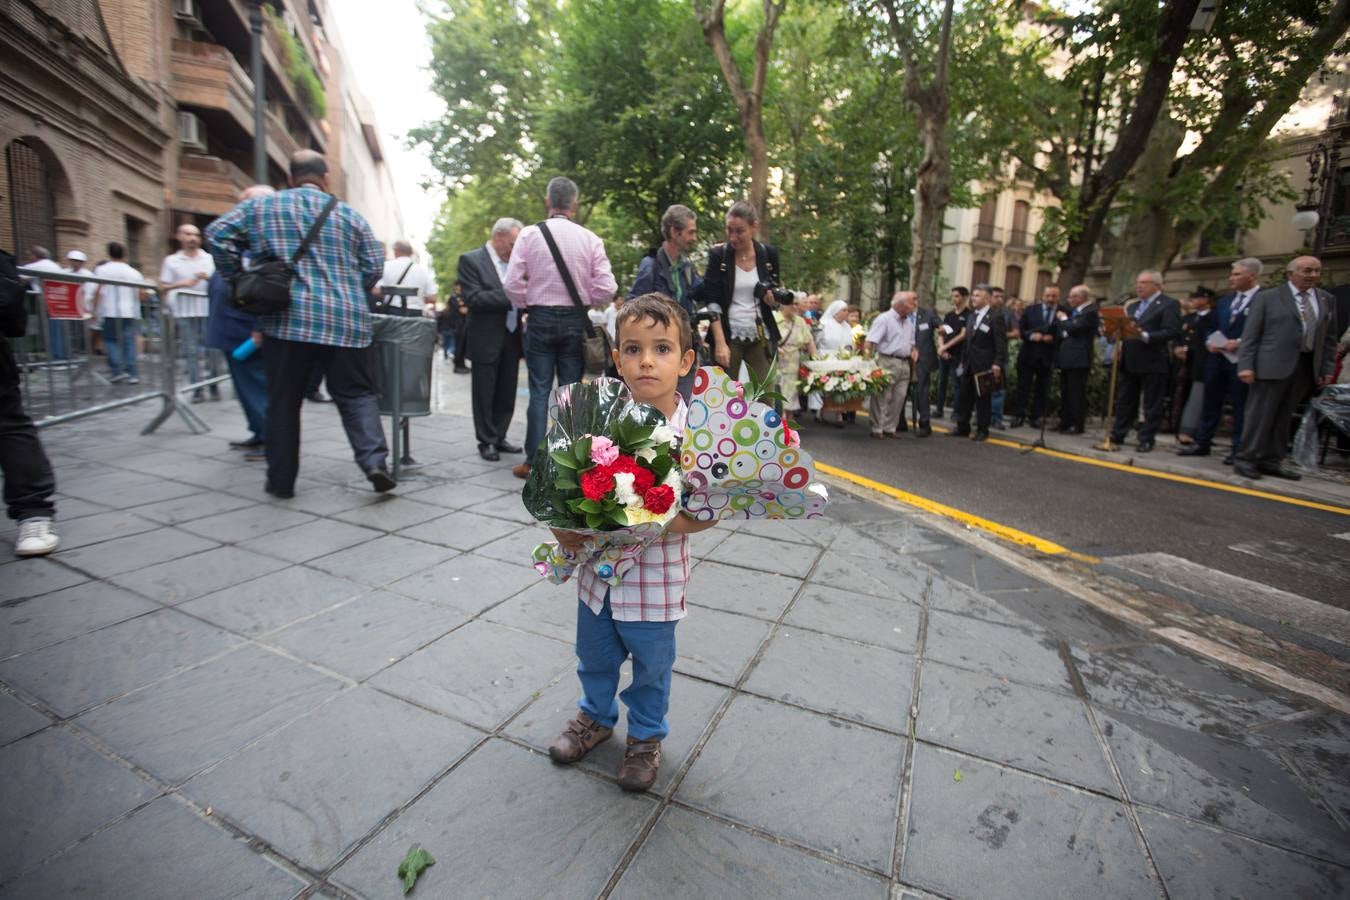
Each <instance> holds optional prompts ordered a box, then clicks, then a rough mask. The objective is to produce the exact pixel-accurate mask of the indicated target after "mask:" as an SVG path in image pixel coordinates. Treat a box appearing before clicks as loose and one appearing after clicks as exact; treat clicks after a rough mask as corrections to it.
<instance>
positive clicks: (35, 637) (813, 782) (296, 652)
mask: <svg viewBox="0 0 1350 900" xmlns="http://www.w3.org/2000/svg"><path fill="white" fill-rule="evenodd" d="M440 365H441V364H440V362H439V361H438V363H437V366H438V368H439V367H440ZM467 384H468V379H467V378H458V379H456V378H454V376H447V377H445V378H443V379H441V383H440V385H439V387H440V389H441V390H443V391H444V393H445V395H444V396H443V397H441V398H440V402H441V405H442V406H443V407H444V408H445V409H446V410H447V411H446V412H445V413H442V414H439V415H437V416H434V417H432V418H430V419H421V420H417V421H416V422H415V424H414V426H413V453H414V456H416V457H418V459H419V460H421V461H423V462H424V463H426V465H425V466H424V467H423V468H422V469H421V470H420V472H418V473H417V474H416V475H415V476H413V477H409V478H408V479H407V480H405V482H404V484H402V485H401V486H400V488H399V489H398V491H397V492H396V494H395V495H393V496H388V497H378V496H377V495H374V494H372V493H371V492H370V491H369V489H368V487H367V485H366V483H365V481H364V479H363V478H362V477H361V476H360V473H359V472H358V471H357V470H356V468H355V466H354V465H353V464H352V462H351V459H350V453H349V451H348V449H347V447H346V444H345V441H344V439H343V436H342V432H341V429H340V427H339V425H338V419H337V414H336V410H334V409H333V408H332V407H331V406H321V407H316V406H314V405H307V407H306V412H305V425H304V459H303V461H302V466H301V481H300V482H299V483H298V484H297V494H296V497H295V499H293V500H290V501H275V500H269V499H268V498H267V497H266V495H264V494H263V491H262V470H261V468H259V467H258V466H247V465H243V464H241V463H240V462H239V460H238V457H237V454H235V453H233V452H231V451H229V450H228V449H226V448H225V441H226V440H227V439H228V438H231V437H238V436H242V433H243V432H242V430H241V425H240V415H239V412H238V408H237V406H236V405H235V404H233V403H232V402H230V401H229V400H227V401H225V402H223V403H220V404H203V405H202V406H198V407H196V409H197V410H198V411H199V412H201V414H202V415H203V417H204V418H206V419H207V421H208V422H210V423H211V424H212V426H213V428H214V429H215V430H214V431H213V432H212V433H210V434H207V435H201V436H193V435H190V434H187V433H186V432H185V431H184V430H183V429H182V427H181V425H180V424H179V423H178V422H176V421H171V422H170V423H167V424H166V425H165V427H164V428H163V429H161V432H160V433H159V434H157V435H152V436H149V437H145V438H142V437H140V436H139V435H138V433H137V432H138V430H139V427H140V426H141V425H142V424H143V423H144V421H145V420H146V419H147V418H148V417H149V415H150V414H151V412H152V410H150V409H149V408H145V407H142V408H134V409H131V410H123V411H119V412H117V413H112V414H108V415H105V416H102V417H95V418H93V419H90V420H85V421H82V422H78V423H73V424H71V425H67V426H62V427H59V428H55V429H51V430H49V431H48V432H46V433H44V435H43V438H44V441H45V442H46V443H47V447H48V450H49V452H50V453H51V455H52V457H53V461H54V462H55V464H56V465H57V466H58V482H59V486H60V490H61V495H62V497H61V502H60V521H59V525H60V528H59V532H60V534H61V536H62V540H63V544H62V549H61V550H60V551H59V552H58V553H57V554H55V555H54V556H52V557H50V558H48V559H44V560H29V561H9V560H10V558H9V556H8V553H9V551H8V549H0V809H4V810H5V815H4V817H3V818H0V898H32V897H44V898H46V897H66V896H98V897H135V898H156V897H165V898H181V897H194V898H195V897H208V896H211V897H214V896H231V897H234V896H246V897H267V898H272V897H276V898H286V897H294V896H300V895H305V896H309V895H312V894H314V893H319V894H323V895H325V896H360V897H381V898H382V897H389V898H394V897H399V896H401V887H400V884H399V881H398V879H397V877H396V875H395V871H396V869H397V867H398V864H399V862H400V861H401V860H402V858H403V856H404V853H405V852H406V851H407V850H408V848H409V846H411V845H412V844H414V843H416V844H421V845H423V846H424V847H426V848H427V849H428V850H429V851H430V852H431V854H432V855H433V856H434V857H435V858H436V860H437V862H436V865H434V866H433V867H431V868H430V869H428V870H426V872H425V873H424V874H423V876H422V878H421V880H420V881H419V883H418V885H417V888H416V889H415V891H414V892H413V894H412V895H411V896H413V897H437V898H439V897H456V898H460V897H486V896H495V897H536V896H552V897H577V898H588V897H597V896H608V895H610V894H612V895H614V896H617V897H650V896H671V897H719V898H721V897H732V896H746V897H765V898H770V897H772V898H777V897H878V898H886V897H890V898H900V897H926V896H943V897H963V898H964V897H971V898H974V897H979V898H1001V897H1007V898H1026V897H1038V896H1052V895H1054V896H1103V897H1112V898H1115V897H1157V896H1159V895H1160V894H1166V895H1169V896H1173V897H1193V896H1202V895H1203V896H1208V895H1210V894H1217V895H1223V896H1240V897H1268V896H1298V897H1340V896H1345V894H1346V892H1347V890H1350V839H1347V838H1348V836H1350V829H1348V828H1347V824H1348V821H1350V717H1347V716H1344V715H1339V714H1335V713H1331V712H1329V711H1327V710H1325V709H1324V708H1321V707H1318V706H1315V705H1314V704H1312V703H1311V702H1310V701H1307V700H1304V699H1302V698H1299V697H1296V696H1293V695H1288V694H1283V693H1281V692H1279V691H1277V690H1274V689H1272V688H1270V687H1268V686H1266V685H1264V684H1263V683H1260V682H1257V681H1254V680H1251V679H1248V678H1246V677H1244V676H1239V675H1237V674H1234V673H1232V672H1230V671H1228V670H1225V669H1223V668H1221V667H1219V666H1217V665H1214V664H1212V663H1209V662H1206V661H1203V660H1200V659H1198V658H1195V657H1191V656H1188V655H1187V654H1185V653H1183V652H1181V651H1179V650H1175V649H1172V648H1170V647H1168V646H1164V645H1160V644H1158V643H1156V642H1153V641H1150V640H1148V639H1146V637H1145V636H1144V634H1143V632H1140V631H1137V630H1135V629H1134V628H1133V627H1131V626H1128V625H1124V624H1122V623H1119V622H1117V621H1115V620H1112V619H1109V618H1106V617H1104V616H1103V615H1101V614H1099V613H1097V612H1096V611H1094V610H1092V609H1090V608H1087V607H1085V606H1084V605H1082V604H1081V603H1079V602H1078V601H1076V600H1074V599H1073V598H1072V597H1070V596H1068V595H1067V594H1064V593H1062V592H1060V591H1058V590H1056V589H1054V588H1052V587H1050V586H1048V585H1045V584H1042V583H1040V582H1037V581H1035V580H1034V579H1032V578H1030V577H1028V576H1026V575H1025V574H1023V573H1021V572H1019V571H1018V570H1016V569H1014V568H1011V567H1009V566H1007V565H1005V564H1003V563H1002V562H999V561H996V560H994V559H991V558H988V557H986V556H984V555H982V554H981V553H980V552H979V551H978V549H976V548H974V547H972V546H969V545H966V544H963V543H958V541H957V540H956V539H954V538H952V537H949V536H948V535H947V534H945V533H942V532H940V531H937V530H934V529H930V528H928V527H926V526H925V524H924V521H923V519H922V518H921V517H920V516H919V515H917V514H915V515H911V514H906V513H903V512H897V511H894V510H891V509H889V508H884V507H881V506H876V505H873V504H870V503H867V502H864V501H862V500H859V499H857V498H854V497H852V496H850V495H847V494H838V495H836V496H835V497H834V498H833V500H832V505H831V507H830V516H829V518H828V519H826V520H822V521H819V522H811V523H807V522H802V523H791V524H788V523H752V524H742V525H740V527H735V526H725V527H718V528H715V529H713V530H712V531H710V532H707V533H705V534H703V535H700V536H698V537H697V538H696V539H695V541H694V549H695V555H696V557H697V558H698V563H697V567H696V569H695V571H694V575H693V580H692V583H691V586H690V592H689V596H690V601H691V603H690V615H689V617H688V619H686V620H685V621H684V622H683V623H682V624H681V625H680V628H679V642H680V659H679V662H678V663H677V664H676V676H675V687H674V695H673V702H672V708H671V722H672V729H673V730H672V733H671V735H670V737H669V739H668V740H667V742H666V745H665V758H664V763H663V766H662V771H661V776H660V779H659V781H658V784H657V790H656V791H655V792H653V793H652V794H650V795H645V796H632V795H626V794H624V793H623V792H621V791H620V790H619V789H618V788H617V786H616V785H615V784H614V774H613V773H614V768H615V766H616V765H617V761H618V759H619V756H620V754H621V752H622V751H621V747H622V734H619V735H616V737H615V739H614V740H611V741H610V742H609V743H608V744H605V745H603V746H602V747H601V748H600V749H599V750H597V751H596V752H595V754H593V757H592V758H590V759H588V760H586V761H585V762H584V763H583V764H582V765H581V766H579V767H577V768H574V769H563V768H559V767H557V766H555V765H553V764H552V763H551V762H550V761H549V760H548V758H547V756H546V755H544V753H543V748H544V747H545V746H546V745H547V744H548V742H549V741H550V740H551V739H552V737H553V736H554V734H555V733H556V732H557V731H558V730H559V729H560V727H561V726H562V724H563V723H564V721H565V720H566V719H567V717H568V716H569V715H570V714H571V712H572V709H573V704H574V701H575V697H576V693H577V689H576V685H575V676H574V675H573V674H572V668H573V665H574V657H573V654H572V649H571V646H570V641H571V635H572V629H573V623H574V615H575V613H574V608H575V594H574V592H573V591H572V590H569V588H568V587H567V586H563V587H554V586H550V585H548V584H546V583H543V582H541V580H540V579H539V577H538V576H537V575H536V574H535V573H534V571H533V570H532V569H531V568H530V567H529V566H528V565H527V564H526V562H527V554H528V551H529V549H530V548H531V547H532V546H533V545H534V543H536V542H537V541H538V540H540V539H541V538H542V535H543V534H544V532H543V530H542V529H541V528H539V527H538V526H536V525H533V524H531V522H530V519H529V516H528V515H527V514H526V513H525V512H524V510H523V509H522V508H521V506H520V502H519V498H518V492H519V488H520V484H521V483H520V482H519V481H518V480H516V479H514V478H513V477H512V476H511V474H510V471H509V468H510V465H511V464H512V462H514V460H512V459H509V458H507V459H504V460H503V461H502V462H501V463H498V464H490V463H485V462H482V461H481V460H480V459H479V458H478V456H477V455H476V453H475V452H474V449H475V448H474V443H473V440H472V426H471V423H470V421H469V419H468V417H467V405H466V401H465V399H464V394H465V393H466V392H467ZM227 393H228V392H227ZM519 409H520V410H521V413H522V414H521V415H520V416H518V420H519V421H518V423H517V428H518V429H523V424H524V423H523V409H524V402H523V399H522V402H521V403H520V404H519ZM386 425H387V422H386ZM1021 436H1023V435H1021V434H1020V433H1019V437H1021ZM518 438H519V435H513V440H514V439H518ZM12 537H13V532H12V529H10V530H7V531H5V532H4V533H3V534H0V540H4V541H7V542H11V543H12ZM620 730H622V729H620Z"/></svg>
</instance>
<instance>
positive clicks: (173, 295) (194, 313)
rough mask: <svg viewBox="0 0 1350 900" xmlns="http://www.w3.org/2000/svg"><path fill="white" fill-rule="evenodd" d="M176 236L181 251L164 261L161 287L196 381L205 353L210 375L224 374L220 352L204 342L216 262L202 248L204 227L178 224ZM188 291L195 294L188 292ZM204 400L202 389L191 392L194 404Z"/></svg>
mask: <svg viewBox="0 0 1350 900" xmlns="http://www.w3.org/2000/svg"><path fill="white" fill-rule="evenodd" d="M174 239H175V240H177V241H178V247H179V250H178V252H177V253H173V254H170V255H169V256H166V257H164V264H163V265H162V266H160V269H159V289H160V290H161V291H167V292H168V304H169V311H170V312H171V313H172V314H173V318H174V324H175V326H176V327H177V330H178V343H179V345H180V346H181V347H182V348H183V356H184V358H185V359H186V360H187V370H188V383H189V384H196V383H197V382H198V381H201V380H202V365H201V362H202V356H203V355H205V357H206V372H207V377H208V378H214V377H216V376H217V375H219V374H221V372H220V366H219V363H218V361H217V359H216V357H217V354H216V353H213V352H211V350H209V349H207V347H206V345H205V343H204V338H205V332H206V314H207V312H208V311H209V310H210V301H209V300H208V299H207V297H206V296H205V294H206V282H207V280H208V279H210V277H211V275H212V274H213V273H214V272H215V271H216V261H215V259H213V258H212V256H211V254H209V253H207V252H206V251H205V250H203V249H202V233H201V230H200V229H199V228H197V226H196V225H193V224H192V223H191V222H184V223H183V224H182V225H179V226H178V230H177V231H176V232H174ZM185 290H189V291H193V292H195V293H192V294H185V293H183V291H185ZM198 294H200V295H201V296H198ZM204 399H205V397H204V396H203V394H202V389H201V388H198V389H197V390H195V391H193V392H192V402H193V403H200V402H202V400H204ZM211 399H212V400H219V399H220V387H219V386H218V385H214V384H213V385H211Z"/></svg>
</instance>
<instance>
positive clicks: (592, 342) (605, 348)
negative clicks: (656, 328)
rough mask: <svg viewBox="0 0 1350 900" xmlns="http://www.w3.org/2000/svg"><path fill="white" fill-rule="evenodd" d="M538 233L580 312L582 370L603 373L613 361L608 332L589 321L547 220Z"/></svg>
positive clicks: (595, 373)
mask: <svg viewBox="0 0 1350 900" xmlns="http://www.w3.org/2000/svg"><path fill="white" fill-rule="evenodd" d="M539 233H540V234H542V235H543V236H544V243H546V244H548V252H549V253H552V254H553V262H554V264H556V265H557V267H558V274H559V275H561V276H562V280H563V284H564V285H565V286H566V287H567V295H568V296H569V297H571V298H572V302H573V303H574V304H576V307H577V310H578V311H579V312H580V313H581V323H582V326H583V327H584V328H585V331H586V336H585V337H583V338H582V339H581V356H582V359H583V360H584V361H585V368H584V372H585V374H587V375H604V374H605V372H606V371H607V370H608V369H609V366H610V365H611V364H612V363H613V362H614V356H613V354H612V352H611V350H612V347H611V346H610V343H609V332H608V331H606V330H605V329H603V328H600V329H597V328H596V327H595V325H594V324H592V323H591V317H590V316H588V315H586V305H585V304H584V303H582V302H581V295H580V294H578V293H577V286H576V283H575V282H573V281H572V273H571V272H569V271H567V264H566V263H565V262H563V258H562V254H561V253H559V252H558V245H557V244H556V243H555V242H554V240H553V235H552V234H550V233H549V230H548V223H547V222H540V223H539Z"/></svg>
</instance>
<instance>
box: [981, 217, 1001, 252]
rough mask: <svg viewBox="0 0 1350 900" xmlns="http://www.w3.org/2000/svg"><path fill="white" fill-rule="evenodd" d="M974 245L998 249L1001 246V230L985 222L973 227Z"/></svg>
mask: <svg viewBox="0 0 1350 900" xmlns="http://www.w3.org/2000/svg"><path fill="white" fill-rule="evenodd" d="M975 243H977V244H990V245H992V246H995V247H998V246H1002V244H1003V229H1002V228H998V227H996V226H994V225H992V224H989V223H987V222H980V223H979V224H978V225H976V226H975Z"/></svg>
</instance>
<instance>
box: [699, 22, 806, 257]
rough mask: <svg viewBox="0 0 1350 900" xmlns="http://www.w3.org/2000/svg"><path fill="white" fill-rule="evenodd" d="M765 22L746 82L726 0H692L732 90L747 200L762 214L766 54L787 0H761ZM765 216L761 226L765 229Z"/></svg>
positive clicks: (764, 206) (765, 157) (766, 185)
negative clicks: (746, 167)
mask: <svg viewBox="0 0 1350 900" xmlns="http://www.w3.org/2000/svg"><path fill="white" fill-rule="evenodd" d="M761 3H762V5H763V11H764V21H763V22H762V23H761V24H760V27H759V32H758V33H757V34H756V36H755V50H754V58H753V62H752V63H751V68H750V80H749V84H747V83H746V78H745V75H744V73H742V72H741V67H740V63H738V62H737V61H736V57H735V56H734V54H733V53H732V52H731V44H730V43H729V42H728V41H727V32H726V6H727V3H726V0H712V5H711V6H709V3H708V0H694V11H695V14H696V15H697V16H698V21H699V24H700V25H702V26H703V37H704V40H706V41H707V42H708V46H709V47H711V48H712V50H713V55H714V56H716V57H717V64H718V66H720V67H721V69H722V77H723V79H724V80H725V81H726V84H727V87H728V88H729V89H730V90H731V97H732V100H733V101H734V102H735V104H736V112H737V114H738V116H739V117H740V121H741V131H742V133H743V135H744V139H745V153H746V156H747V157H749V159H750V202H751V203H753V204H754V206H755V209H757V210H758V211H759V213H760V215H761V216H764V215H765V213H766V211H767V204H768V198H769V144H768V141H767V140H766V139H765V137H764V86H765V81H766V79H767V77H768V69H769V57H770V55H771V54H772V52H773V33H774V29H775V28H777V27H778V19H779V17H780V16H782V14H783V10H784V9H785V8H786V7H787V0H761ZM767 226H768V223H767V219H766V220H765V223H764V226H762V227H764V228H765V229H766V231H767Z"/></svg>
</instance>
